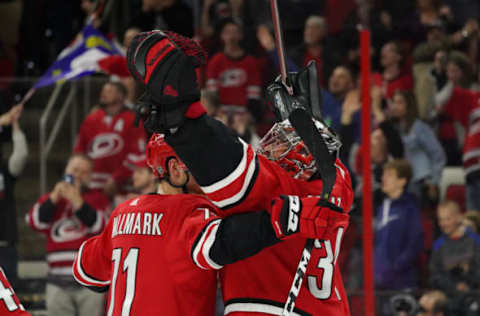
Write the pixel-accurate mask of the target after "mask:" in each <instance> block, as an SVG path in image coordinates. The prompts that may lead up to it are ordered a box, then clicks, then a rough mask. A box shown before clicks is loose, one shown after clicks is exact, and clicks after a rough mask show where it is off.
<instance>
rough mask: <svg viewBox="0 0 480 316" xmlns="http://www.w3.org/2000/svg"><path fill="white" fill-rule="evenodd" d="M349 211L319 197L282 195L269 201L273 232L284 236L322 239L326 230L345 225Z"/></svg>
mask: <svg viewBox="0 0 480 316" xmlns="http://www.w3.org/2000/svg"><path fill="white" fill-rule="evenodd" d="M348 219H349V216H348V214H345V213H344V212H343V210H342V209H341V208H340V207H338V206H336V205H335V204H332V203H330V202H328V201H326V200H324V199H321V198H319V197H306V198H299V197H298V196H292V195H281V196H280V197H277V198H275V199H273V200H272V207H271V221H272V225H273V228H274V230H275V234H276V235H277V237H278V238H280V239H284V238H286V237H288V236H290V235H292V234H296V233H298V234H300V236H302V237H305V238H313V239H325V236H327V235H328V232H329V231H333V230H335V229H336V228H337V227H339V226H343V227H347V226H348Z"/></svg>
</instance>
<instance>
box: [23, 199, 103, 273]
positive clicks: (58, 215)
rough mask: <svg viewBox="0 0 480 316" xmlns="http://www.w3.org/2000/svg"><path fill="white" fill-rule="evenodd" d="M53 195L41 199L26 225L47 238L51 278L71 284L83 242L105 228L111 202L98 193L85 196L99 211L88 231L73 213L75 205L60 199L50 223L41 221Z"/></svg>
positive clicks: (28, 215) (35, 205) (33, 208)
mask: <svg viewBox="0 0 480 316" xmlns="http://www.w3.org/2000/svg"><path fill="white" fill-rule="evenodd" d="M49 196H50V194H45V195H43V196H42V197H40V198H39V199H38V200H37V201H36V203H35V204H34V205H33V207H32V208H31V209H30V211H29V212H28V214H27V218H26V219H27V223H28V224H29V225H30V226H31V227H32V228H33V229H35V230H36V231H38V232H40V233H42V234H45V235H46V237H47V262H48V267H49V271H48V273H49V277H50V278H51V279H56V280H70V281H71V282H74V281H73V278H72V265H73V260H74V259H75V254H76V253H77V250H78V248H80V245H81V244H82V242H84V241H85V240H87V239H88V238H90V237H92V236H93V235H96V234H98V233H100V232H101V231H102V230H103V228H104V227H105V224H106V212H107V211H108V209H109V205H110V201H109V200H108V199H107V198H106V197H105V196H104V195H103V194H102V193H101V192H98V191H96V190H89V191H87V192H85V193H83V194H82V198H83V200H84V201H85V202H86V203H87V204H89V205H90V206H91V207H93V208H94V209H95V210H96V215H97V216H96V218H95V222H94V223H93V225H92V226H91V227H87V226H86V225H85V224H84V223H82V221H81V220H80V219H79V218H78V217H77V216H76V215H74V213H73V209H72V205H71V204H70V203H69V202H68V201H67V200H65V199H61V200H60V201H58V203H57V204H56V205H55V211H54V214H53V217H52V219H51V220H50V221H49V222H45V221H42V219H41V216H40V206H41V205H42V204H43V203H44V202H45V201H47V199H48V198H49Z"/></svg>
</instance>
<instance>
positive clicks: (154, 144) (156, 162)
mask: <svg viewBox="0 0 480 316" xmlns="http://www.w3.org/2000/svg"><path fill="white" fill-rule="evenodd" d="M172 158H175V159H177V161H178V164H179V166H180V168H182V169H183V170H185V171H186V170H188V168H187V166H185V164H184V163H183V162H182V161H181V160H180V158H178V156H177V154H176V153H175V151H173V148H172V147H170V145H168V144H167V143H166V142H165V139H164V135H163V134H156V133H155V134H153V135H152V137H151V138H150V141H149V142H148V144H147V164H148V165H149V166H150V168H152V170H153V174H154V175H155V176H157V177H158V178H159V179H164V178H165V177H167V176H168V166H167V164H168V161H169V160H170V159H172Z"/></svg>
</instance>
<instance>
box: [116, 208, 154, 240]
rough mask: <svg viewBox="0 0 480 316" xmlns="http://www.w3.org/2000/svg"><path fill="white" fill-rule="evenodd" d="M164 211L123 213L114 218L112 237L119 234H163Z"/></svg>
mask: <svg viewBox="0 0 480 316" xmlns="http://www.w3.org/2000/svg"><path fill="white" fill-rule="evenodd" d="M162 218H163V213H149V212H134V213H123V214H120V215H118V216H115V217H114V218H113V229H112V238H113V237H115V236H118V235H134V234H136V235H148V236H162V232H161V230H160V221H161V220H162Z"/></svg>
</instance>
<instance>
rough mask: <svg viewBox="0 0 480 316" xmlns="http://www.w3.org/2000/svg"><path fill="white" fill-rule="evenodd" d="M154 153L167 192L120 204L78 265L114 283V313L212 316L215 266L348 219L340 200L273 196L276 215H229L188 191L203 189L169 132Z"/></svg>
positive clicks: (91, 277) (90, 277)
mask: <svg viewBox="0 0 480 316" xmlns="http://www.w3.org/2000/svg"><path fill="white" fill-rule="evenodd" d="M147 156H148V163H149V165H150V166H151V167H152V169H153V170H154V172H155V173H156V174H157V175H158V177H159V179H160V183H159V189H158V190H159V191H161V192H162V193H163V194H149V195H142V196H140V197H137V198H134V199H131V200H128V201H126V202H124V203H122V204H120V205H119V206H118V207H117V208H116V209H115V211H114V212H113V213H112V215H111V218H110V221H109V223H108V224H107V227H106V229H105V231H104V232H103V233H102V234H101V235H99V236H96V237H93V238H91V239H89V240H87V241H86V242H85V243H83V245H82V246H81V248H80V251H79V253H78V256H77V258H76V261H75V264H74V268H73V271H74V276H75V278H76V280H77V281H78V282H79V283H81V284H83V285H85V286H87V287H90V288H91V289H94V290H99V291H105V290H107V289H108V288H109V289H110V292H109V295H108V300H109V302H108V307H107V310H108V313H107V315H109V316H111V315H114V316H115V315H122V316H126V315H135V316H142V315H169V316H176V315H179V316H180V315H181V316H185V315H195V316H201V315H209V316H211V315H213V314H214V306H215V294H216V271H215V269H220V268H222V267H223V265H225V264H229V263H232V262H236V261H238V260H241V259H243V258H246V257H249V256H252V255H254V254H256V253H257V252H259V251H260V250H261V249H263V248H265V247H268V246H271V245H273V244H276V243H278V242H279V241H280V239H285V241H288V240H289V239H291V238H295V237H294V236H295V235H293V236H290V235H292V234H296V235H299V236H304V237H319V238H321V237H323V236H325V234H328V233H329V230H330V229H334V230H335V229H336V227H337V226H339V225H340V226H343V225H344V223H345V222H346V221H348V215H347V214H342V212H341V210H340V209H339V208H338V207H336V206H335V205H333V204H330V203H328V202H325V201H322V200H321V199H319V198H316V197H309V198H302V199H299V198H298V197H294V196H290V197H281V198H277V199H275V200H274V201H273V203H269V204H270V206H269V209H268V211H269V213H271V214H272V215H269V213H268V212H266V211H262V212H254V213H248V214H238V215H234V216H230V217H227V218H225V219H221V218H220V217H218V216H217V215H216V214H217V213H218V212H219V210H218V208H217V207H215V206H214V205H213V204H212V203H211V202H210V201H209V200H208V199H206V198H205V197H203V196H201V195H197V194H182V193H187V192H189V193H201V191H200V188H199V187H198V184H196V181H195V179H194V178H193V177H192V176H191V175H190V173H189V171H188V170H187V168H186V166H185V165H184V164H183V163H182V162H181V161H180V160H179V159H178V157H177V156H176V154H175V153H174V151H173V149H171V147H170V146H169V145H168V144H166V143H165V141H164V139H163V136H162V135H154V136H153V137H152V139H151V140H150V142H149V143H148V147H147ZM291 201H293V202H291ZM294 206H295V207H294ZM292 211H295V214H293V213H292ZM294 215H295V216H297V218H298V219H299V221H298V222H297V225H294V226H295V227H292V224H288V219H289V218H290V217H292V216H294ZM274 226H275V227H276V230H275V231H274V229H273V227H274ZM277 235H278V236H279V237H277ZM279 238H280V239H279Z"/></svg>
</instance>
